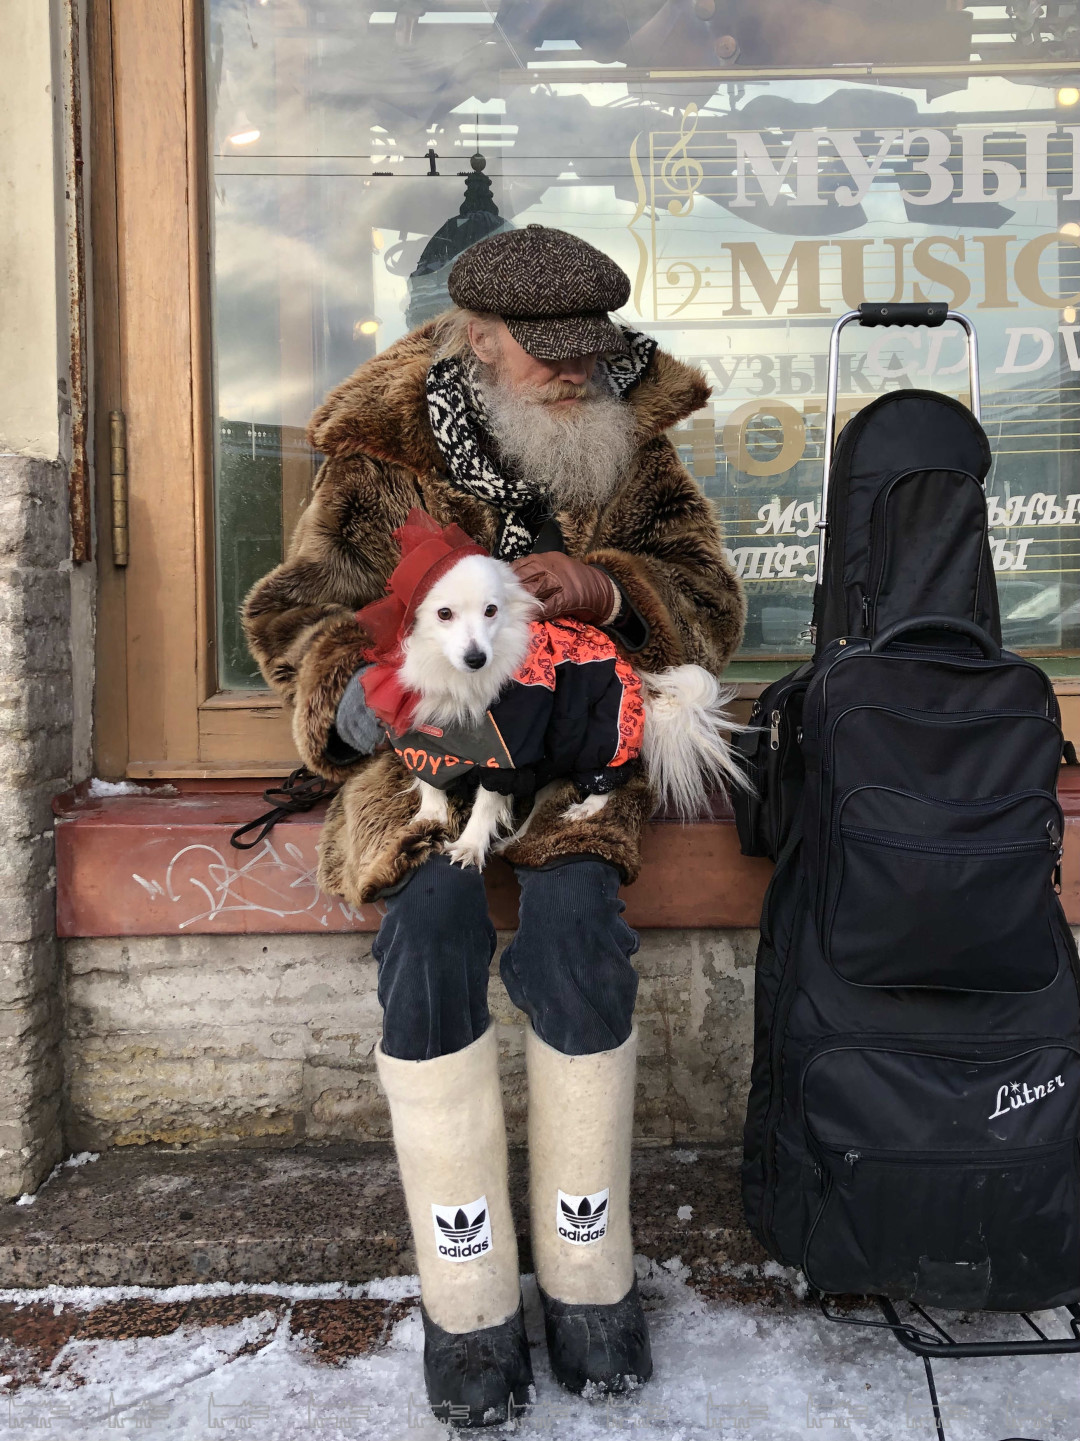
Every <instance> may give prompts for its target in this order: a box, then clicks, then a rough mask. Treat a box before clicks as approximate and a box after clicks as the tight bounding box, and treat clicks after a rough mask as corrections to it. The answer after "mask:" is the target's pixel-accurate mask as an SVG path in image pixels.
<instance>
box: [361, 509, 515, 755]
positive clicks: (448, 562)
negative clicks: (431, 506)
mask: <svg viewBox="0 0 1080 1441" xmlns="http://www.w3.org/2000/svg"><path fill="white" fill-rule="evenodd" d="M394 539H395V540H396V541H397V543H398V546H399V547H400V549H401V560H400V561H399V562H398V564H397V565H396V566H395V568H394V571H393V574H392V575H391V576H390V579H389V581H388V582H387V587H386V590H387V594H386V595H385V596H383V597H382V599H381V600H375V601H372V602H371V604H370V605H366V606H364V608H363V610H358V611H357V612H356V619H357V621H358V622H359V624H360V625H361V626H363V628H364V630H366V631H367V633H368V635H370V636H371V640H372V644H371V646H370V647H369V648H368V650H367V651H366V652H365V654H366V655H367V657H368V659H369V660H372V661H375V662H376V664H375V665H374V666H373V667H372V668H371V669H370V670H367V671H365V672H364V675H363V677H362V679H361V682H360V683H361V685H362V686H363V687H364V694H365V696H366V697H367V702H368V705H369V706H371V709H372V710H373V711H374V712H375V714H376V715H377V716H378V717H379V719H380V720H381V721H382V722H383V723H384V724H385V725H390V726H392V727H393V729H394V730H397V731H401V730H403V729H407V728H408V726H409V725H411V724H412V715H413V713H414V712H415V710H416V701H417V696H416V695H415V693H413V692H412V691H407V690H405V688H404V687H403V686H402V684H401V682H400V680H399V679H398V674H397V667H398V666H399V665H400V663H401V642H402V641H403V640H404V639H405V637H406V636H407V635H408V633H409V631H410V630H411V629H412V624H413V621H414V620H415V618H416V608H417V606H418V605H419V604H420V602H421V601H422V600H423V599H424V596H426V595H427V594H428V592H429V591H430V590H431V588H432V586H433V585H435V584H436V582H437V581H439V580H441V579H442V577H443V576H444V575H445V574H446V573H447V571H449V570H452V569H453V568H454V566H455V565H457V563H458V561H459V560H464V558H465V557H466V556H467V555H487V554H488V552H487V551H486V550H485V549H484V547H483V546H482V545H477V544H476V542H475V541H474V540H470V538H469V537H468V536H467V535H466V534H465V532H464V531H463V530H462V529H461V527H460V526H457V525H445V526H443V525H439V523H438V521H435V520H433V519H432V518H431V516H430V515H428V514H427V512H426V511H423V510H419V509H417V508H416V507H414V508H413V509H412V510H410V511H409V514H408V517H407V519H406V521H405V524H404V525H403V526H399V528H398V529H397V530H395V531H394Z"/></svg>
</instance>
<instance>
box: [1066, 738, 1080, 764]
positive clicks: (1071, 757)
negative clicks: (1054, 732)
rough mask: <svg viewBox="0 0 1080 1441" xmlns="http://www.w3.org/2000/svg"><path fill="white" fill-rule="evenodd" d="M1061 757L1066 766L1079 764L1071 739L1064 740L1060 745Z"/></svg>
mask: <svg viewBox="0 0 1080 1441" xmlns="http://www.w3.org/2000/svg"><path fill="white" fill-rule="evenodd" d="M1061 759H1062V760H1063V761H1064V762H1065V764H1066V765H1067V766H1076V765H1080V761H1078V760H1077V759H1076V746H1075V745H1073V743H1072V741H1066V742H1065V744H1064V745H1063V746H1062V747H1061Z"/></svg>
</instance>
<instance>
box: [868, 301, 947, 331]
mask: <svg viewBox="0 0 1080 1441" xmlns="http://www.w3.org/2000/svg"><path fill="white" fill-rule="evenodd" d="M948 314H949V307H948V306H947V305H945V304H944V303H943V302H941V301H937V302H934V301H928V302H927V303H925V304H923V305H917V304H915V303H914V302H913V301H909V302H905V303H904V304H901V305H878V304H876V303H875V302H874V301H872V300H864V301H863V303H862V304H861V305H860V306H859V324H860V325H928V326H938V325H944V324H945V320H946V318H947V316H948Z"/></svg>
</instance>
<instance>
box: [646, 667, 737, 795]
mask: <svg viewBox="0 0 1080 1441" xmlns="http://www.w3.org/2000/svg"><path fill="white" fill-rule="evenodd" d="M641 680H642V690H643V693H644V701H645V734H644V738H643V742H642V759H643V760H644V762H645V768H646V770H647V771H648V774H649V778H650V780H651V781H652V784H653V786H654V788H655V789H656V791H657V793H658V794H659V796H660V800H661V803H662V804H665V805H667V806H670V807H671V808H672V809H673V810H674V811H675V812H676V814H677V815H678V816H679V817H680V818H681V819H682V820H689V819H690V817H691V816H694V815H697V814H698V813H700V811H701V810H702V808H703V807H704V805H705V802H706V801H707V799H708V797H709V795H710V793H711V792H712V791H713V790H714V789H715V788H716V786H717V785H718V784H719V785H724V786H725V787H728V788H730V787H731V786H737V787H739V788H741V789H749V787H750V782H749V780H748V778H747V776H746V773H745V771H744V770H743V769H742V768H741V767H740V765H739V764H738V762H737V761H736V760H735V758H734V757H733V756H732V754H731V743H730V740H729V737H730V736H731V735H733V734H735V733H736V732H738V731H743V730H746V726H742V725H739V724H738V723H737V722H735V721H733V720H732V719H731V717H730V716H729V715H728V714H727V713H726V711H725V710H724V706H725V705H727V703H728V702H729V701H730V700H732V699H733V698H734V696H735V688H734V686H722V685H720V683H719V682H718V681H717V680H716V679H715V677H714V676H711V675H710V674H709V672H708V671H707V670H703V669H702V667H701V666H699V665H678V666H672V668H671V669H670V670H665V671H657V672H652V673H644V674H642V677H641Z"/></svg>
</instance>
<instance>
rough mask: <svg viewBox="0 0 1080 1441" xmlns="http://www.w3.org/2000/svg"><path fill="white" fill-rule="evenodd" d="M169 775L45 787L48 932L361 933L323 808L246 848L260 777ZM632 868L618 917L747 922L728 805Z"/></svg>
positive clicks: (662, 922)
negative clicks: (239, 845) (53, 918)
mask: <svg viewBox="0 0 1080 1441" xmlns="http://www.w3.org/2000/svg"><path fill="white" fill-rule="evenodd" d="M228 784H229V787H230V788H228V789H225V788H223V787H222V786H221V785H220V784H219V785H214V784H212V783H211V784H209V785H208V784H206V783H191V782H189V783H186V784H185V783H183V782H179V783H178V784H177V787H176V790H173V788H172V787H165V788H164V789H165V791H166V792H172V793H167V794H162V793H161V789H162V788H156V790H157V793H151V794H149V795H134V796H114V797H108V798H96V797H91V796H89V795H88V794H87V790H86V787H85V785H83V786H78V787H76V788H75V789H74V790H72V791H67V792H65V793H64V794H63V795H61V796H58V797H57V798H56V800H55V801H54V803H53V809H54V812H55V815H56V870H57V931H58V933H59V934H60V935H61V936H65V937H66V936H165V935H185V934H196V935H204V934H214V935H237V934H266V933H272V932H292V933H310V932H319V931H373V930H375V929H377V927H378V925H379V921H380V918H381V915H382V908H381V907H380V906H379V905H378V904H373V905H369V906H364V907H362V908H360V909H357V908H354V907H352V906H349V905H347V904H346V903H345V902H344V901H340V900H337V899H335V898H334V897H332V896H327V895H324V894H323V893H322V892H321V891H320V890H319V888H318V887H317V885H316V884H315V867H316V863H317V852H316V842H317V840H318V835H319V828H320V826H321V824H322V817H323V813H324V809H325V807H324V806H320V807H318V808H317V809H315V810H312V811H309V812H308V813H307V814H306V815H301V816H291V817H289V818H288V819H286V820H282V821H279V822H278V824H277V825H276V826H275V828H274V829H273V830H272V831H271V832H270V834H269V835H268V836H267V837H266V839H265V840H263V841H261V842H260V843H259V844H258V845H257V846H256V847H255V848H254V849H253V850H250V851H237V850H234V849H233V847H232V846H231V845H230V844H229V836H230V834H231V833H232V831H234V830H235V829H236V827H237V826H240V825H243V824H244V823H245V822H247V821H249V820H252V819H253V818H254V817H255V816H257V815H259V814H260V813H261V812H262V811H263V810H265V809H266V806H265V803H264V802H263V800H262V797H261V795H260V794H259V790H260V788H261V786H262V784H263V783H262V782H247V783H245V782H229V783H228ZM1059 794H1060V798H1061V803H1062V808H1063V810H1064V812H1065V820H1066V825H1065V855H1064V860H1063V866H1062V901H1063V903H1064V906H1065V913H1066V915H1067V916H1068V918H1069V920H1070V922H1071V923H1072V924H1074V925H1076V924H1080V768H1074V767H1063V768H1062V772H1061V781H1060V787H1059ZM642 859H643V864H642V869H641V875H640V877H639V879H638V880H637V882H636V883H635V884H634V885H632V886H629V887H628V888H627V889H626V891H625V892H624V895H625V900H626V919H627V920H628V921H629V922H630V924H631V925H633V926H637V927H639V928H648V927H683V926H686V927H698V926H705V927H713V926H715V927H744V926H748V927H756V926H757V924H758V917H759V915H760V911H761V898H762V896H763V894H764V892H765V886H766V884H767V883H768V879H769V875H770V873H771V870H772V867H771V864H770V863H769V862H768V861H764V860H753V859H750V858H749V857H747V856H744V855H742V854H741V853H740V851H739V842H738V837H737V836H736V834H735V825H734V822H733V821H732V819H731V814H730V811H727V810H726V807H724V805H723V802H722V801H718V802H717V804H716V807H715V814H714V815H712V816H711V817H709V818H708V819H704V820H700V821H695V822H693V823H691V824H689V825H680V824H678V823H677V822H674V821H666V820H662V819H661V820H656V821H652V822H651V823H650V824H649V825H648V827H647V828H646V833H645V836H644V838H643V842H642ZM486 880H487V887H488V895H489V899H490V905H491V914H492V917H493V919H494V921H495V924H496V925H497V926H500V927H505V928H512V927H513V926H515V925H516V924H517V886H516V882H515V881H514V876H513V872H512V871H511V869H510V867H509V866H507V865H506V864H505V863H504V862H502V861H495V862H493V863H492V865H491V866H490V867H489V868H488V871H487V872H486Z"/></svg>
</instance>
